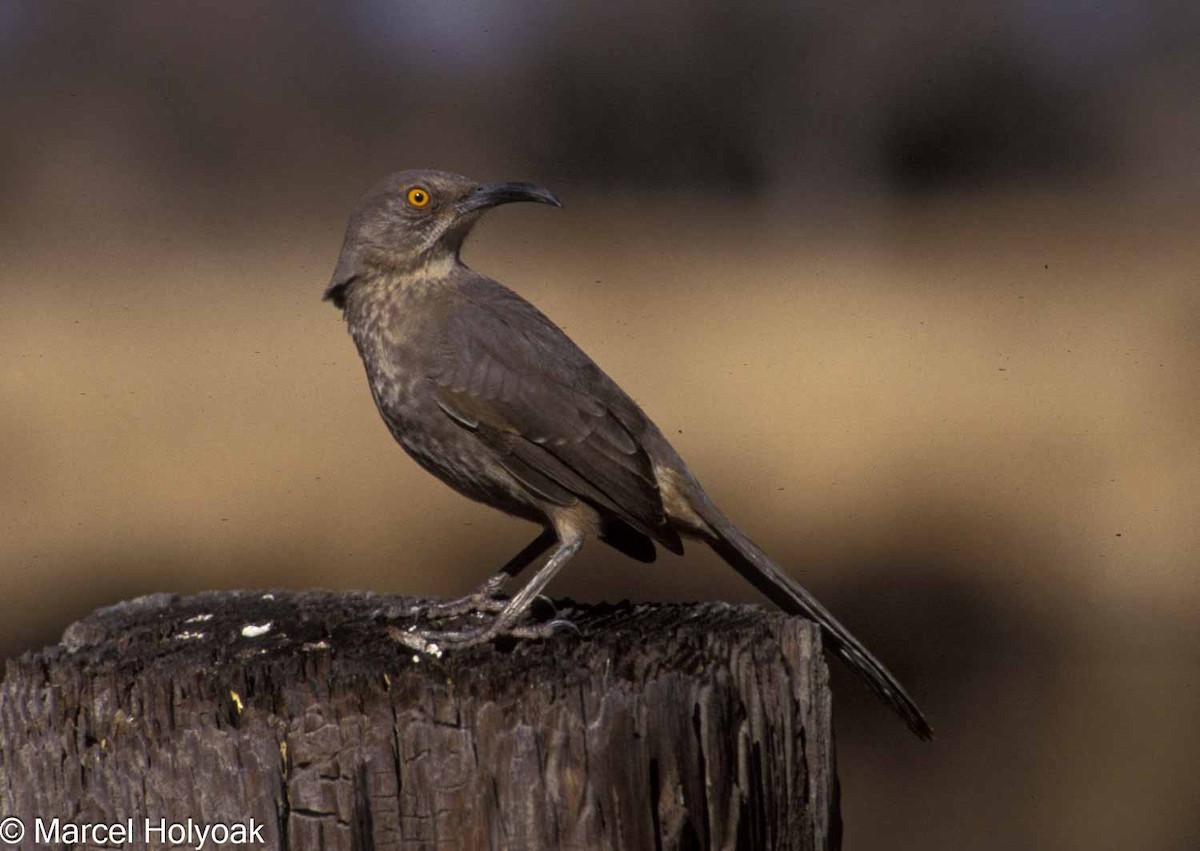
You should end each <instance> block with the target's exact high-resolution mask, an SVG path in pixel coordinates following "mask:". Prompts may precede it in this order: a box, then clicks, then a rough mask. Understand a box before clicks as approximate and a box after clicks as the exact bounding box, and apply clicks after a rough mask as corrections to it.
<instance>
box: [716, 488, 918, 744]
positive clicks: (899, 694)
mask: <svg viewBox="0 0 1200 851" xmlns="http://www.w3.org/2000/svg"><path fill="white" fill-rule="evenodd" d="M710 506H711V503H709V505H708V506H705V507H706V508H709V507H710ZM704 519H705V520H706V521H707V522H708V524H709V526H710V527H711V528H712V529H713V530H714V531H715V532H716V537H714V538H713V539H711V540H710V541H709V542H708V543H709V545H710V546H711V547H712V548H713V549H714V550H715V551H716V552H717V554H718V555H719V556H721V558H723V559H724V560H725V561H727V562H728V563H729V564H730V566H731V567H733V568H734V569H735V570H737V572H738V573H740V574H741V575H742V576H743V577H745V578H746V579H747V580H749V581H750V583H751V584H752V585H754V587H755V588H757V589H758V590H759V591H761V592H762V593H763V594H764V595H766V597H767V598H768V599H769V600H771V602H773V603H774V604H775V605H777V606H779V607H780V608H781V609H783V610H784V611H785V612H789V613H791V614H798V615H803V616H804V617H807V618H809V619H811V620H814V621H816V622H817V623H818V624H820V626H821V628H822V630H823V631H824V634H825V636H826V643H827V644H828V645H829V646H830V647H831V648H832V649H833V650H834V652H836V653H837V654H838V655H839V656H841V657H842V659H844V660H845V661H846V663H847V664H849V665H850V667H851V668H852V669H854V672H855V673H857V674H858V675H859V677H861V678H862V679H863V681H864V682H865V683H866V684H867V686H868V687H869V688H870V689H871V691H873V692H875V694H877V695H878V696H879V697H880V698H881V699H882V700H883V702H884V703H886V704H887V705H888V706H890V707H891V708H892V709H893V710H894V711H895V712H896V714H898V715H899V716H900V717H901V718H902V719H904V723H906V724H907V725H908V727H909V729H910V730H912V731H913V732H914V733H916V734H917V736H919V737H920V738H922V739H932V738H933V729H932V728H931V727H930V726H929V722H928V721H926V720H925V716H924V715H922V714H921V710H920V709H918V708H917V705H916V703H914V702H913V699H912V698H911V697H909V696H908V692H906V691H905V690H904V687H903V686H902V685H900V683H899V681H898V680H897V679H896V678H895V677H894V676H892V674H891V672H889V671H888V669H887V668H885V667H884V666H883V663H881V662H880V661H879V660H878V659H876V658H875V657H874V656H872V655H871V652H870V651H869V650H867V648H866V647H864V646H863V644H862V642H860V641H859V640H858V639H857V638H855V637H854V636H853V635H851V634H850V631H849V630H848V629H846V628H845V627H844V626H842V625H841V624H840V623H838V620H837V618H835V617H834V616H833V615H832V614H831V613H830V612H829V610H828V609H826V608H825V607H824V606H822V605H821V604H820V602H818V601H817V598H816V597H814V596H813V595H812V594H810V593H809V592H808V591H807V590H805V589H804V587H803V586H801V585H800V583H799V582H797V581H796V580H795V579H793V578H792V577H791V576H789V575H788V574H787V573H785V572H784V571H783V570H782V569H781V568H780V567H779V566H778V565H777V564H775V562H773V561H771V559H770V558H769V557H768V556H767V554H766V553H764V552H763V551H762V550H761V549H760V548H759V547H758V546H757V545H756V544H755V543H754V542H753V541H751V540H750V539H749V538H747V537H746V536H745V535H744V534H743V533H742V531H741V530H740V529H738V528H737V527H736V526H734V525H733V524H732V523H730V522H729V521H728V520H727V519H725V517H724V516H722V515H721V514H720V513H719V512H717V511H716V509H715V508H711V509H710V511H706V512H705V517H704Z"/></svg>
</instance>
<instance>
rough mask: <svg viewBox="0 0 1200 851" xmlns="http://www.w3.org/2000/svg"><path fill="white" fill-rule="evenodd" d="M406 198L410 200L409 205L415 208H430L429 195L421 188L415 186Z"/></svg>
mask: <svg viewBox="0 0 1200 851" xmlns="http://www.w3.org/2000/svg"><path fill="white" fill-rule="evenodd" d="M406 197H407V198H408V203H409V204H410V205H411V206H413V207H417V208H420V207H428V206H429V193H428V192H426V191H425V190H424V189H422V188H421V187H420V186H414V187H413V188H412V189H410V190H408V195H407V196H406Z"/></svg>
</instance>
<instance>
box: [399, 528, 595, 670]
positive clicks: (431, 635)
mask: <svg viewBox="0 0 1200 851" xmlns="http://www.w3.org/2000/svg"><path fill="white" fill-rule="evenodd" d="M550 534H553V533H550ZM540 540H541V538H539V539H538V541H540ZM538 541H535V542H534V543H535V544H536V543H538ZM582 546H583V535H573V536H572V537H570V538H568V539H567V540H564V541H560V542H559V544H558V548H557V549H555V550H554V552H553V553H551V554H550V558H549V559H547V560H546V563H545V564H544V565H542V567H541V569H540V570H538V572H537V573H535V574H534V576H533V579H530V580H529V582H527V583H526V584H525V587H524V588H522V589H521V590H520V591H518V592H517V594H516V596H515V597H513V598H512V599H511V600H509V601H508V604H507V605H505V607H504V608H503V609H501V611H500V613H499V614H498V615H496V617H494V618H493V619H492V621H491V622H490V623H488V624H485V625H482V626H480V627H477V628H476V629H471V630H462V631H447V632H438V631H435V630H424V629H416V630H411V631H409V632H408V635H409V636H411V637H412V639H413V640H414V641H419V642H422V646H421V649H423V650H430V649H432V648H431V645H436V647H437V648H438V649H453V648H460V647H471V646H473V645H476V644H483V643H484V642H487V641H491V640H492V639H493V638H495V637H497V636H499V635H503V634H506V633H508V634H515V635H517V636H518V637H523V638H526V637H544V636H546V635H549V634H550V633H551V632H553V631H554V630H555V629H558V628H559V627H563V626H569V625H570V624H569V622H568V621H566V620H553V621H550V622H549V623H547V624H545V625H543V626H539V627H517V626H516V624H517V622H518V621H519V620H520V619H521V617H522V616H523V615H524V614H525V612H526V611H528V609H529V606H530V605H531V604H532V603H533V601H534V599H536V598H537V596H538V595H539V594H541V593H542V589H543V588H545V587H546V583H547V582H549V581H550V580H551V579H553V578H554V574H556V573H558V572H559V571H560V570H562V566H563V565H564V564H566V563H567V562H568V561H570V560H571V557H572V556H574V555H575V554H576V553H577V552H579V548H580V547H582ZM532 547H533V545H532V544H531V545H530V547H527V548H526V549H531V548H532ZM510 564H511V562H510ZM397 638H398V640H402V641H405V643H410V642H409V641H407V640H404V639H403V638H400V637H399V636H397Z"/></svg>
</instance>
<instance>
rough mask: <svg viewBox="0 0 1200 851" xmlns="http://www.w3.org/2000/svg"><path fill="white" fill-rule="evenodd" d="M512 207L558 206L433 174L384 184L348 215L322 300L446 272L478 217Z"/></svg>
mask: <svg viewBox="0 0 1200 851" xmlns="http://www.w3.org/2000/svg"><path fill="white" fill-rule="evenodd" d="M513 201H537V202H539V203H542V204H553V205H554V206H555V207H561V206H562V204H561V203H560V202H559V200H558V199H557V198H555V197H554V196H553V195H552V194H551V193H550V192H548V191H547V190H545V189H542V188H540V187H538V186H534V185H532V184H530V183H479V182H478V181H476V180H471V179H470V178H467V177H463V176H462V175H459V174H451V173H449V172H445V171H434V170H431V169H425V170H419V171H402V172H399V173H397V174H393V175H389V176H388V177H385V178H384V179H383V180H381V181H379V183H377V184H375V186H374V187H372V188H371V189H370V190H369V191H368V192H367V194H365V195H364V196H363V197H362V199H361V200H359V202H358V204H357V205H356V206H355V208H354V211H353V212H352V213H351V214H350V224H349V226H348V227H347V228H346V239H345V242H343V243H342V253H341V256H339V257H338V263H337V268H336V269H334V272H333V278H332V280H331V281H330V282H329V287H328V288H327V289H326V290H325V299H326V300H327V301H332V302H333V303H334V304H336V305H337V306H338V307H343V306H345V300H346V292H347V290H348V289H349V288H350V287H351V286H353V284H354V282H355V280H357V279H359V278H361V277H364V276H367V275H370V274H372V273H375V272H389V271H390V272H400V273H419V272H420V271H421V270H422V269H428V270H430V272H431V273H432V272H433V271H434V270H436V269H438V268H443V269H448V268H449V267H450V264H452V263H454V262H456V261H457V259H458V251H459V249H460V248H461V247H462V244H463V240H464V239H466V237H467V234H468V233H470V231H471V227H472V225H474V224H475V222H476V220H477V219H478V218H479V217H480V215H482V213H483V211H484V210H486V209H488V208H489V207H495V206H497V205H499V204H508V203H511V202H513Z"/></svg>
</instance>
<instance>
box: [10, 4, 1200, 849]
mask: <svg viewBox="0 0 1200 851" xmlns="http://www.w3.org/2000/svg"><path fill="white" fill-rule="evenodd" d="M1197 44H1200V4H1182V3H1171V2H1147V3H1120V2H1099V3H1023V2H1009V3H1000V4H986V5H984V4H962V3H960V2H957V0H925V2H920V3H916V4H913V3H904V4H890V3H883V2H872V0H861V2H850V3H842V4H804V3H795V2H782V0H760V2H754V3H749V4H731V3H727V2H726V3H721V2H716V0H695V1H694V2H692V0H665V2H647V1H646V0H608V2H573V3H546V2H511V3H495V2H489V0H462V2H443V0H412V2H401V0H367V2H360V3H337V2H315V1H314V0H297V1H296V2H285V0H246V2H229V3H220V4H199V5H198V4H195V3H185V2H181V0H160V1H159V2H153V3H112V2H108V0H81V1H80V2H72V3H51V2H44V0H6V2H3V3H0V269H3V277H2V278H0V578H2V579H3V580H4V583H3V588H4V591H3V593H2V594H0V623H3V625H4V626H3V630H0V655H11V654H13V653H19V652H21V651H22V650H23V649H26V648H28V647H32V646H37V645H40V644H43V643H45V642H48V641H53V640H54V639H55V637H56V636H57V635H58V634H59V633H60V632H61V630H62V628H63V627H64V626H65V624H66V623H67V622H68V621H69V620H71V619H73V618H78V617H80V616H82V615H83V614H85V613H86V612H87V611H89V610H90V609H92V608H93V607H95V606H97V605H102V604H106V603H111V602H115V601H116V600H118V599H122V598H127V597H132V596H135V595H138V594H142V593H148V592H152V591H164V590H169V591H180V592H191V591H197V590H201V589H206V588H239V587H269V586H274V585H286V586H290V587H306V586H326V587H335V588H349V587H358V588H370V589H373V590H377V591H382V592H403V593H417V594H441V595H449V594H456V593H463V592H465V591H466V590H468V589H469V588H471V587H473V586H474V585H475V584H477V583H478V582H479V581H480V580H481V579H482V578H483V576H484V575H485V574H486V572H487V571H488V570H489V569H490V568H492V567H494V566H495V565H496V564H498V563H501V562H502V561H503V560H504V559H505V558H506V557H508V556H510V555H511V554H512V553H513V552H515V551H516V550H517V549H519V547H520V546H521V545H523V544H524V543H526V542H527V540H528V538H529V536H530V535H531V530H530V529H529V528H528V527H526V526H525V525H523V524H519V523H516V522H513V521H508V520H505V519H504V518H501V517H498V516H494V515H493V513H492V512H490V511H488V510H487V509H485V508H482V507H479V506H476V505H473V504H471V503H468V502H466V501H465V500H463V499H462V498H460V497H458V496H457V495H455V494H453V493H450V492H449V491H448V490H447V489H445V488H442V487H441V486H440V485H438V484H437V483H436V482H434V481H432V480H431V479H430V478H429V477H428V476H427V475H426V474H425V473H424V472H422V471H421V470H419V469H418V468H417V467H416V465H414V464H412V463H411V462H410V461H408V460H407V459H406V458H404V457H403V456H402V454H401V453H400V452H399V450H397V449H395V447H394V446H393V444H392V441H391V439H390V438H389V437H388V435H387V434H386V430H385V429H383V428H382V426H381V425H380V424H379V422H378V417H377V416H376V414H375V412H374V411H373V409H372V407H371V402H370V399H369V398H368V397H367V394H366V393H364V392H363V387H362V375H361V367H360V366H359V364H358V361H357V357H356V356H355V353H354V350H353V346H352V345H351V344H350V341H349V340H348V339H347V338H346V335H345V330H344V328H343V327H342V325H341V323H340V321H339V320H338V317H337V316H336V313H335V312H334V311H332V310H331V309H330V308H329V307H328V306H327V305H322V304H321V303H320V301H319V297H320V293H321V291H322V289H323V288H324V286H325V285H326V284H327V282H328V275H329V272H330V270H331V268H332V265H333V262H334V258H335V257H336V254H337V250H338V248H339V246H340V241H341V237H342V233H343V230H344V228H345V223H346V215H347V213H348V211H349V209H350V206H351V205H352V204H353V202H354V201H355V199H356V198H357V197H358V195H359V194H360V193H361V192H362V191H363V190H364V189H365V188H366V187H367V186H368V185H369V184H371V183H373V182H374V181H375V180H376V179H377V178H379V177H380V176H381V175H382V174H384V173H386V172H388V171H392V170H396V169H400V168H410V167H421V166H435V167H439V168H449V169H453V170H456V171H461V172H463V173H467V174H470V175H472V176H476V177H479V178H483V179H527V180H534V181H536V182H537V183H539V184H541V185H545V186H547V187H549V188H551V189H552V190H554V191H555V192H556V194H559V195H560V197H562V198H563V200H564V202H565V204H566V209H565V210H562V211H548V210H540V211H528V210H526V211H520V210H513V211H507V212H506V214H505V215H503V216H497V217H496V218H495V219H494V220H490V221H488V222H487V223H486V225H485V226H484V227H481V229H480V232H479V233H478V234H477V235H476V236H475V237H473V239H472V242H471V243H470V244H469V245H468V247H467V260H468V262H470V263H471V264H472V265H473V266H474V267H475V268H478V269H480V270H481V271H484V272H487V273H489V274H493V275H495V276H496V277H497V278H499V279H500V280H502V281H504V282H505V283H507V284H510V285H512V286H514V287H515V288H517V289H519V290H520V291H521V292H522V294H523V295H525V296H527V297H529V298H530V299H531V300H532V301H534V302H535V303H536V304H538V305H539V306H540V307H542V308H544V309H545V310H546V311H547V313H549V315H550V316H551V317H553V318H554V319H556V320H557V321H559V322H560V323H562V324H563V325H565V326H566V328H567V330H568V332H569V333H570V334H571V335H572V336H573V337H575V338H576V339H577V340H578V341H579V342H580V343H581V344H582V345H583V346H584V348H585V349H586V350H587V351H589V353H591V354H592V355H593V356H595V357H596V358H597V360H598V361H599V362H600V363H601V364H602V365H603V366H604V367H605V369H606V370H607V371H608V372H609V373H610V374H612V375H613V377H614V378H616V379H617V380H618V381H619V382H620V383H621V384H622V385H623V386H625V387H626V388H627V389H628V390H629V391H630V392H631V394H632V395H633V396H634V397H635V398H637V399H638V400H639V402H641V403H642V404H643V406H644V407H645V408H646V409H647V411H648V412H649V413H650V414H651V416H653V417H654V419H655V420H656V421H657V422H658V423H659V425H660V426H662V427H663V428H664V430H666V431H667V432H668V433H669V434H671V436H672V441H673V442H674V443H676V445H677V446H678V447H679V448H680V450H681V451H682V453H683V454H684V455H685V456H686V457H687V459H688V462H689V464H690V465H691V466H692V467H693V469H695V470H696V472H697V474H698V475H699V476H700V478H701V479H702V480H703V481H704V482H705V485H706V487H707V488H708V489H709V490H710V492H712V493H713V496H714V498H716V500H717V501H718V502H719V503H720V504H721V505H722V507H723V508H724V509H725V510H727V511H728V512H729V514H730V515H731V518H732V519H734V520H735V521H736V522H738V523H739V524H744V526H745V528H746V529H747V531H748V532H749V533H750V534H752V535H753V536H754V537H755V538H756V539H758V540H759V542H760V543H761V544H763V546H764V547H765V548H766V549H767V550H768V551H769V552H771V553H772V554H773V555H776V556H778V558H779V560H780V563H781V564H783V565H784V566H785V567H787V568H788V569H789V570H792V571H794V572H795V573H796V575H797V576H799V577H801V579H802V580H803V581H804V582H805V583H806V584H807V585H808V586H809V587H810V588H811V589H812V590H813V591H814V592H815V593H816V594H817V595H818V596H819V597H821V598H822V599H823V600H825V601H826V602H827V603H828V604H829V605H830V607H831V608H833V610H834V611H836V612H837V613H838V615H839V617H841V618H842V620H843V621H844V622H845V623H846V624H847V626H848V627H850V628H851V629H852V630H854V632H855V633H856V634H857V635H859V636H860V637H861V638H862V639H863V641H864V642H866V643H867V644H868V646H870V647H871V648H872V649H873V650H875V651H877V652H878V653H879V654H880V657H881V658H882V659H883V660H884V661H885V663H886V664H888V666H889V667H890V668H892V669H893V670H894V671H895V672H896V673H897V675H899V676H900V678H901V679H902V680H903V681H904V682H905V683H906V685H908V686H909V687H910V688H911V690H912V692H913V695H914V697H915V698H917V700H918V702H919V703H920V704H921V705H922V708H924V709H927V710H928V712H929V714H930V716H931V721H932V722H933V724H934V726H935V728H936V729H937V730H938V735H939V738H938V739H937V741H936V742H935V743H934V744H933V746H932V747H928V748H921V746H920V745H919V744H918V743H916V742H911V743H910V742H908V741H907V740H906V737H905V735H904V734H903V730H898V729H896V725H895V724H894V723H893V722H892V720H891V719H890V718H888V717H887V716H886V714H885V713H884V712H883V710H881V709H880V708H879V707H877V706H875V705H874V704H873V703H872V701H871V699H870V696H869V695H865V694H863V692H862V690H861V689H858V688H856V687H855V686H854V684H853V683H849V682H846V680H845V678H843V677H842V674H841V673H839V672H838V671H837V669H836V666H835V669H834V674H833V676H834V677H835V686H837V687H836V688H835V694H836V700H837V702H838V710H837V719H838V734H839V738H838V749H839V761H840V768H841V776H842V783H843V790H844V815H845V819H846V829H847V846H848V847H854V848H874V847H888V848H897V847H911V848H923V849H924V848H934V847H953V848H962V847H967V848H971V849H973V851H980V849H997V851H999V849H1009V848H1016V847H1053V848H1060V847H1061V848H1097V847H1121V848H1133V847H1148V848H1149V847H1153V848H1159V847H1162V848H1167V847H1172V848H1174V847H1190V845H1193V844H1194V841H1195V837H1196V836H1197V835H1200V821H1198V819H1200V816H1198V815H1197V811H1196V807H1195V801H1196V799H1197V795H1198V793H1200V788H1198V783H1197V778H1196V771H1195V765H1196V764H1197V762H1200V689H1198V688H1197V687H1196V684H1195V677H1196V671H1197V670H1200V649H1198V648H1200V634H1198V629H1200V625H1198V623H1197V621H1196V618H1195V612H1196V611H1197V609H1198V607H1200V572H1198V571H1197V569H1196V566H1197V562H1198V560H1200V532H1198V531H1197V526H1196V522H1195V518H1196V516H1197V512H1198V511H1200V505H1198V504H1197V501H1198V496H1197V495H1198V494H1200V447H1198V443H1200V435H1198V434H1197V429H1196V423H1197V422H1200V401H1198V400H1200V393H1198V392H1197V391H1198V390H1200V384H1198V383H1197V381H1198V379H1197V375H1198V374H1200V373H1198V372H1197V370H1196V364H1197V363H1198V362H1200V336H1198V335H1197V333H1196V331H1197V327H1198V320H1197V317H1200V295H1197V288H1196V270H1197V269H1198V268H1200V242H1198V241H1197V239H1196V224H1197V221H1200V159H1198V158H1197V151H1200V112H1198V111H1197V110H1196V93H1197V92H1198V91H1200V51H1198V50H1197V49H1196V45H1197ZM599 550H600V548H590V549H585V551H584V552H583V553H581V555H580V557H579V562H578V564H576V563H574V562H573V563H572V566H571V569H569V570H567V571H565V572H564V574H563V575H562V577H561V579H556V582H555V584H554V585H553V586H552V587H551V589H550V590H551V592H552V593H554V594H562V595H575V596H578V597H580V598H583V599H591V600H595V599H601V598H607V599H618V598H621V597H626V596H628V597H632V598H634V599H657V600H696V599H701V600H712V599H728V600H732V601H745V600H755V599H757V597H756V596H755V595H754V594H753V592H752V591H750V590H749V589H748V588H747V587H746V586H745V584H744V583H742V582H741V581H740V580H738V579H737V577H733V576H730V575H729V574H730V572H729V571H728V570H725V569H723V568H722V567H721V566H720V565H718V564H716V563H715V560H714V559H712V558H710V557H706V554H705V553H702V552H692V551H689V553H688V556H687V557H686V559H685V560H680V559H676V558H674V557H664V558H662V559H661V560H660V562H659V563H658V564H657V565H656V566H654V567H653V568H652V569H649V570H646V569H643V568H641V567H640V566H637V567H635V566H631V565H629V564H628V563H626V562H625V561H624V560H622V559H621V558H620V557H619V556H617V557H609V556H607V555H606V554H604V553H602V552H600V551H599ZM162 815H164V816H166V815H170V816H171V817H174V818H183V817H186V816H187V815H189V814H186V813H173V814H162Z"/></svg>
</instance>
